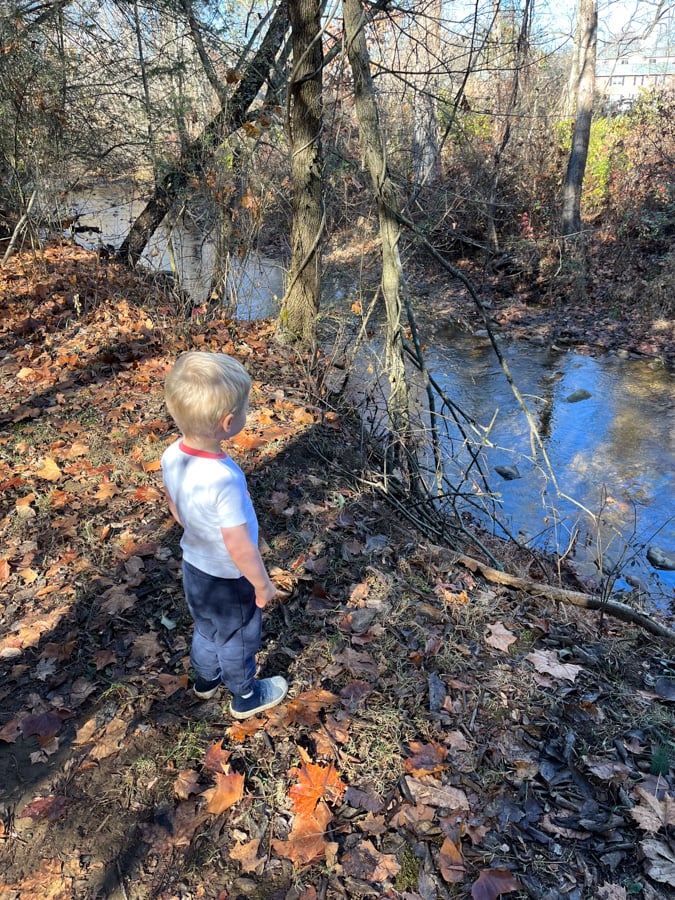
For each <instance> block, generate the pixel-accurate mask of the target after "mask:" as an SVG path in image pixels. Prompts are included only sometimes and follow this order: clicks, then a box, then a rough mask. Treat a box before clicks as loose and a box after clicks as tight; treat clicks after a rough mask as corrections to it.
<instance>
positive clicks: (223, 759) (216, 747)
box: [204, 741, 232, 773]
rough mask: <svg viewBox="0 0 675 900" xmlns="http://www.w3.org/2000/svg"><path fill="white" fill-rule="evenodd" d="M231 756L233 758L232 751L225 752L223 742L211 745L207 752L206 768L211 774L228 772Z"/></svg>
mask: <svg viewBox="0 0 675 900" xmlns="http://www.w3.org/2000/svg"><path fill="white" fill-rule="evenodd" d="M230 756H232V751H231V750H225V749H224V748H223V742H222V741H218V743H217V744H211V746H210V747H209V749H208V750H207V751H206V757H205V758H204V766H205V768H206V769H208V771H209V772H221V773H225V772H228V771H229V766H228V765H227V761H228V759H229V758H230Z"/></svg>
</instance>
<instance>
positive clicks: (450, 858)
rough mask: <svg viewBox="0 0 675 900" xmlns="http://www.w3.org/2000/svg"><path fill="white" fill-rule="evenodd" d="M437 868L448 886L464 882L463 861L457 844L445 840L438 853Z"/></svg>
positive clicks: (448, 839) (447, 839)
mask: <svg viewBox="0 0 675 900" xmlns="http://www.w3.org/2000/svg"><path fill="white" fill-rule="evenodd" d="M438 867H439V869H440V871H441V875H442V876H443V878H444V879H445V880H446V881H447V882H448V883H450V884H457V883H458V882H460V881H463V880H464V860H463V858H462V854H461V852H460V850H459V847H458V846H457V844H455V842H454V841H451V840H450V838H447V837H446V839H445V840H444V841H443V844H442V845H441V849H440V850H439V851H438Z"/></svg>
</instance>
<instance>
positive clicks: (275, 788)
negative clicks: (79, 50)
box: [0, 246, 675, 900]
mask: <svg viewBox="0 0 675 900" xmlns="http://www.w3.org/2000/svg"><path fill="white" fill-rule="evenodd" d="M74 286H77V288H78V299H77V308H76V302H75V299H74ZM0 305H1V307H2V324H1V325H0V349H1V355H0V366H1V367H2V374H3V379H2V382H1V383H0V484H1V485H2V497H3V504H2V510H1V516H2V518H0V547H2V551H1V553H0V556H1V558H0V588H1V590H2V598H3V605H2V611H1V613H0V615H1V619H0V657H1V658H2V660H3V664H4V668H5V672H6V674H5V677H4V679H3V682H2V685H1V686H0V701H1V703H2V706H1V708H2V718H1V719H0V784H2V785H3V786H4V791H3V796H2V799H1V800H0V813H1V818H0V855H1V857H2V867H1V868H0V872H1V873H2V874H1V875H0V893H1V895H2V896H3V898H4V897H7V898H8V900H15V898H19V897H21V898H22V900H31V898H38V897H40V898H43V897H55V898H56V897H66V896H68V897H71V896H72V897H83V898H89V897H91V898H96V897H100V896H108V895H111V896H112V893H113V892H114V891H116V890H117V891H118V892H119V894H120V895H122V896H124V895H126V896H133V897H135V898H145V897H147V898H150V897H152V898H158V900H169V898H173V897H181V898H192V897H194V898H198V897H211V896H213V897H237V896H265V897H279V898H285V900H286V898H287V900H301V898H303V900H311V898H314V897H324V898H326V897H331V898H338V897H340V898H342V897H390V898H407V900H417V898H423V900H427V898H446V897H449V896H463V897H474V898H488V897H498V896H504V895H509V896H513V897H516V898H518V897H536V898H540V897H546V898H548V900H557V898H561V900H562V898H570V900H575V898H578V900H582V898H591V897H593V898H594V897H625V896H636V895H637V896H644V897H645V898H647V900H652V898H659V897H666V896H670V894H671V892H672V888H673V886H675V880H674V879H675V833H674V832H675V821H674V816H675V813H674V804H675V801H674V800H673V797H674V796H675V773H674V770H673V764H674V761H675V747H674V745H673V709H672V683H673V676H674V674H675V670H674V669H673V663H672V658H671V657H670V656H669V654H668V648H667V647H666V646H665V645H664V644H663V643H661V642H660V641H659V639H657V638H654V637H647V636H645V635H644V634H641V633H639V632H637V631H635V630H634V629H631V628H629V627H627V626H625V625H619V624H616V623H613V622H608V621H607V620H606V619H605V620H604V621H602V622H601V621H600V620H599V619H598V618H597V616H594V615H592V614H589V613H585V612H584V611H582V610H578V609H562V608H557V607H556V606H555V605H553V604H546V603H543V602H536V601H535V600H533V599H532V598H531V597H527V596H523V595H521V594H519V593H518V592H517V591H515V590H510V589H507V588H501V587H500V588H499V589H498V590H494V589H492V588H487V587H486V585H484V584H482V583H481V582H480V580H478V579H477V578H476V577H475V576H473V575H471V574H470V573H469V572H466V571H463V570H462V569H461V568H459V567H454V568H451V570H448V568H447V565H445V563H444V561H443V560H444V551H443V550H442V548H438V547H436V546H434V544H433V543H432V542H431V541H429V540H428V539H427V538H426V537H425V536H424V535H420V534H417V533H413V532H412V530H411V529H410V526H409V525H407V524H406V523H404V522H399V521H398V520H397V519H396V518H395V517H394V516H392V514H391V511H390V509H389V508H388V507H387V506H386V504H385V503H384V501H383V500H382V498H381V497H378V496H374V495H372V494H370V493H369V492H368V490H366V489H365V488H364V486H363V485H360V484H359V483H358V482H357V480H356V479H355V480H354V481H349V480H347V479H346V478H345V476H344V475H343V474H342V472H343V471H344V469H345V467H346V468H350V467H351V470H352V471H354V472H359V471H361V468H362V460H361V458H360V456H359V453H360V437H359V436H358V435H356V434H355V433H354V430H353V425H352V424H350V422H351V420H350V416H349V413H348V410H341V409H340V408H339V406H338V407H336V406H335V405H331V404H334V401H335V399H336V398H330V397H327V396H321V397H317V396H315V395H314V394H313V392H312V389H311V382H310V379H309V378H308V377H307V372H308V371H309V369H308V363H307V362H306V361H303V360H301V359H299V357H298V354H297V353H296V352H295V351H293V352H291V351H289V350H287V349H284V348H281V347H280V346H279V345H277V344H276V343H275V342H274V339H273V335H274V331H273V325H272V324H271V323H265V322H262V323H237V324H235V323H233V322H231V321H225V320H207V319H205V320H201V319H193V320H191V321H190V322H185V321H181V320H179V319H178V318H176V317H174V316H173V314H172V312H171V299H170V298H168V297H167V296H166V295H164V294H163V293H162V292H161V290H160V289H159V288H158V287H157V286H155V285H153V284H152V283H151V282H149V281H146V280H144V279H143V277H142V276H140V275H137V274H132V273H129V272H127V271H126V270H125V269H123V268H122V267H119V266H117V265H116V264H115V263H114V262H111V261H102V260H98V259H97V257H96V256H95V255H92V254H89V253H87V252H86V251H83V250H79V249H76V248H73V247H67V246H63V247H53V248H48V250H47V251H45V254H44V256H43V257H41V258H39V257H32V256H31V255H30V254H28V253H23V254H18V255H16V256H14V257H13V258H12V259H11V260H10V261H9V264H8V266H7V267H6V268H5V271H3V274H2V276H0ZM192 347H197V348H203V349H217V350H224V351H226V352H230V353H233V354H235V355H237V356H238V357H239V358H241V359H242V361H243V362H244V363H245V364H246V365H247V366H248V367H249V369H250V370H251V372H252V375H253V378H254V386H253V396H252V409H253V413H252V415H251V419H250V423H249V430H248V431H247V433H246V436H245V437H244V438H243V439H242V440H241V441H238V442H237V447H236V449H235V450H234V451H233V452H235V453H236V454H237V457H238V459H239V460H240V462H241V463H242V465H243V466H244V468H245V469H246V471H247V474H248V477H249V483H250V487H251V492H252V494H253V496H254V497H255V499H256V505H257V508H258V511H259V517H260V521H261V526H262V530H263V532H264V534H265V537H266V540H267V545H266V549H265V556H266V559H267V561H268V564H269V566H270V568H273V567H274V568H273V574H274V578H275V580H276V581H277V583H278V584H279V587H280V594H279V597H278V598H277V599H276V600H275V602H274V604H273V605H272V608H271V609H270V610H269V612H268V614H267V619H266V634H265V639H264V644H263V649H262V652H261V654H260V660H259V663H260V668H261V671H262V673H263V674H265V673H269V674H283V675H285V676H286V677H287V678H289V681H290V682H291V685H292V690H291V693H290V695H289V698H288V700H287V702H285V703H284V704H283V705H281V706H279V707H277V708H275V709H273V710H270V711H269V713H268V714H265V715H263V716H260V717H258V718H255V719H251V720H248V721H244V722H232V721H231V720H230V719H229V717H228V715H227V713H226V709H227V705H228V703H227V700H228V698H227V697H226V696H220V697H219V696H216V697H215V698H214V699H213V700H211V701H209V702H206V703H203V702H199V701H197V700H196V698H195V697H194V695H193V694H192V693H191V690H190V683H189V677H188V676H189V660H188V653H189V641H190V621H189V617H188V616H187V613H186V611H185V608H184V605H183V600H182V594H181V586H180V553H179V546H178V541H179V534H178V533H177V529H176V528H175V527H174V526H173V524H172V522H171V519H170V517H169V515H168V513H167V510H166V509H165V508H164V505H163V501H162V493H161V485H160V483H159V477H158V467H157V463H158V460H159V457H160V456H161V452H162V450H163V448H164V447H165V446H166V444H167V443H168V442H169V441H170V440H173V438H174V437H175V432H174V430H173V427H172V424H171V422H170V421H169V419H168V417H167V415H166V412H165V410H164V407H163V401H162V382H163V378H164V375H165V373H166V371H167V368H168V366H169V365H170V363H171V360H172V359H173V358H175V356H176V355H177V354H178V353H180V352H182V351H183V350H185V349H189V348H192ZM334 458H336V459H337V461H339V463H340V468H338V467H333V466H331V460H332V459H334ZM476 552H477V551H476ZM528 564H529V561H528V562H526V563H525V564H524V565H528ZM223 694H226V692H225V691H224V690H223Z"/></svg>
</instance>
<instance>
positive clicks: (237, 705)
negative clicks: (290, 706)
mask: <svg viewBox="0 0 675 900" xmlns="http://www.w3.org/2000/svg"><path fill="white" fill-rule="evenodd" d="M287 693H288V683H287V682H286V679H285V678H282V677H281V675H275V676H274V677H273V678H261V679H260V680H258V681H254V682H253V684H252V685H251V695H250V696H249V697H241V696H236V695H235V696H234V697H233V698H232V703H230V712H231V713H232V715H233V716H234V718H235V719H248V718H249V717H250V716H255V715H257V714H258V713H261V712H264V711H265V710H266V709H271V708H272V707H273V706H277V704H279V703H281V701H282V700H283V699H284V697H285V696H286V694H287Z"/></svg>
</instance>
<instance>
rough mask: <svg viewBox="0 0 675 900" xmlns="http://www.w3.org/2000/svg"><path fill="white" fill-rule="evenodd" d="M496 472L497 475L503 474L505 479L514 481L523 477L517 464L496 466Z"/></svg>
mask: <svg viewBox="0 0 675 900" xmlns="http://www.w3.org/2000/svg"><path fill="white" fill-rule="evenodd" d="M495 472H496V473H497V475H501V476H502V478H503V479H504V480H505V481H513V480H514V479H515V478H522V477H523V476H522V475H521V474H520V472H519V471H518V467H517V466H495Z"/></svg>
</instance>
